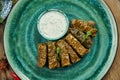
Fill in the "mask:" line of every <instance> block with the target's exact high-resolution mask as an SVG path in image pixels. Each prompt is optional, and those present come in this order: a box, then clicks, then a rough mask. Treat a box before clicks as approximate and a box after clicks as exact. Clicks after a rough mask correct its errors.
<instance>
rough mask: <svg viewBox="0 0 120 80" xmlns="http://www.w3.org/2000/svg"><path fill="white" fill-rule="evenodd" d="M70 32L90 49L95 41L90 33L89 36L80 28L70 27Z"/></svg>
mask: <svg viewBox="0 0 120 80" xmlns="http://www.w3.org/2000/svg"><path fill="white" fill-rule="evenodd" d="M69 32H70V33H71V34H72V35H73V36H74V37H76V38H77V39H78V40H79V41H80V42H81V43H82V44H83V45H84V46H85V48H87V49H89V48H90V47H91V45H92V43H93V41H92V38H91V37H90V35H89V36H88V37H86V39H85V36H86V34H85V33H84V32H82V31H80V30H78V29H77V28H69Z"/></svg>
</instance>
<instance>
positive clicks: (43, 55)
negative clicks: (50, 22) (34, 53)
mask: <svg viewBox="0 0 120 80" xmlns="http://www.w3.org/2000/svg"><path fill="white" fill-rule="evenodd" d="M46 60H47V45H46V44H42V43H40V44H38V66H39V67H43V66H45V64H46Z"/></svg>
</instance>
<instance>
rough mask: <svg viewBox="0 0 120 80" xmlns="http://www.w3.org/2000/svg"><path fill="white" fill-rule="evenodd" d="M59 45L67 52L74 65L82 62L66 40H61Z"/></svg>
mask: <svg viewBox="0 0 120 80" xmlns="http://www.w3.org/2000/svg"><path fill="white" fill-rule="evenodd" d="M58 43H59V44H61V45H63V46H64V48H65V49H66V50H67V52H68V54H69V56H70V60H71V62H72V63H76V62H78V61H79V60H80V58H79V56H78V55H77V53H76V52H75V51H74V50H73V48H72V47H71V46H70V45H69V44H68V43H67V42H66V41H65V40H63V39H62V40H59V41H58Z"/></svg>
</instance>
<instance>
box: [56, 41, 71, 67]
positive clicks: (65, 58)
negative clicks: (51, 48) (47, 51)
mask: <svg viewBox="0 0 120 80" xmlns="http://www.w3.org/2000/svg"><path fill="white" fill-rule="evenodd" d="M57 46H58V47H60V58H61V65H62V67H65V66H69V65H71V63H70V58H69V54H68V50H67V49H66V48H65V45H64V43H63V42H62V40H59V41H58V42H57Z"/></svg>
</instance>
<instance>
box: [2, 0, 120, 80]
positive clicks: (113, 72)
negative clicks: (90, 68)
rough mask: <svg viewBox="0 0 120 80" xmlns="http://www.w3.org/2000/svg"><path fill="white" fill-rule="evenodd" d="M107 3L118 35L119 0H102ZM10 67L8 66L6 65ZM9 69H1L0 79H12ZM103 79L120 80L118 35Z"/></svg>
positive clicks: (119, 26) (119, 20) (119, 18)
mask: <svg viewBox="0 0 120 80" xmlns="http://www.w3.org/2000/svg"><path fill="white" fill-rule="evenodd" d="M104 1H105V2H106V3H107V5H108V6H109V7H110V9H111V11H112V13H113V15H114V17H115V20H116V23H117V27H118V34H119V35H120V0H104ZM4 27H5V22H3V23H2V24H0V59H2V58H3V57H4V55H3V54H4V48H3V32H4ZM8 67H10V66H8ZM10 70H11V69H10V68H8V69H6V70H3V71H2V72H1V73H0V80H6V79H8V80H13V78H12V77H10V75H9V71H10ZM103 80H120V37H119V43H118V50H117V54H116V57H115V59H114V62H113V64H112V66H111V68H110V70H109V71H108V73H107V74H106V75H105V76H104V78H103Z"/></svg>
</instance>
